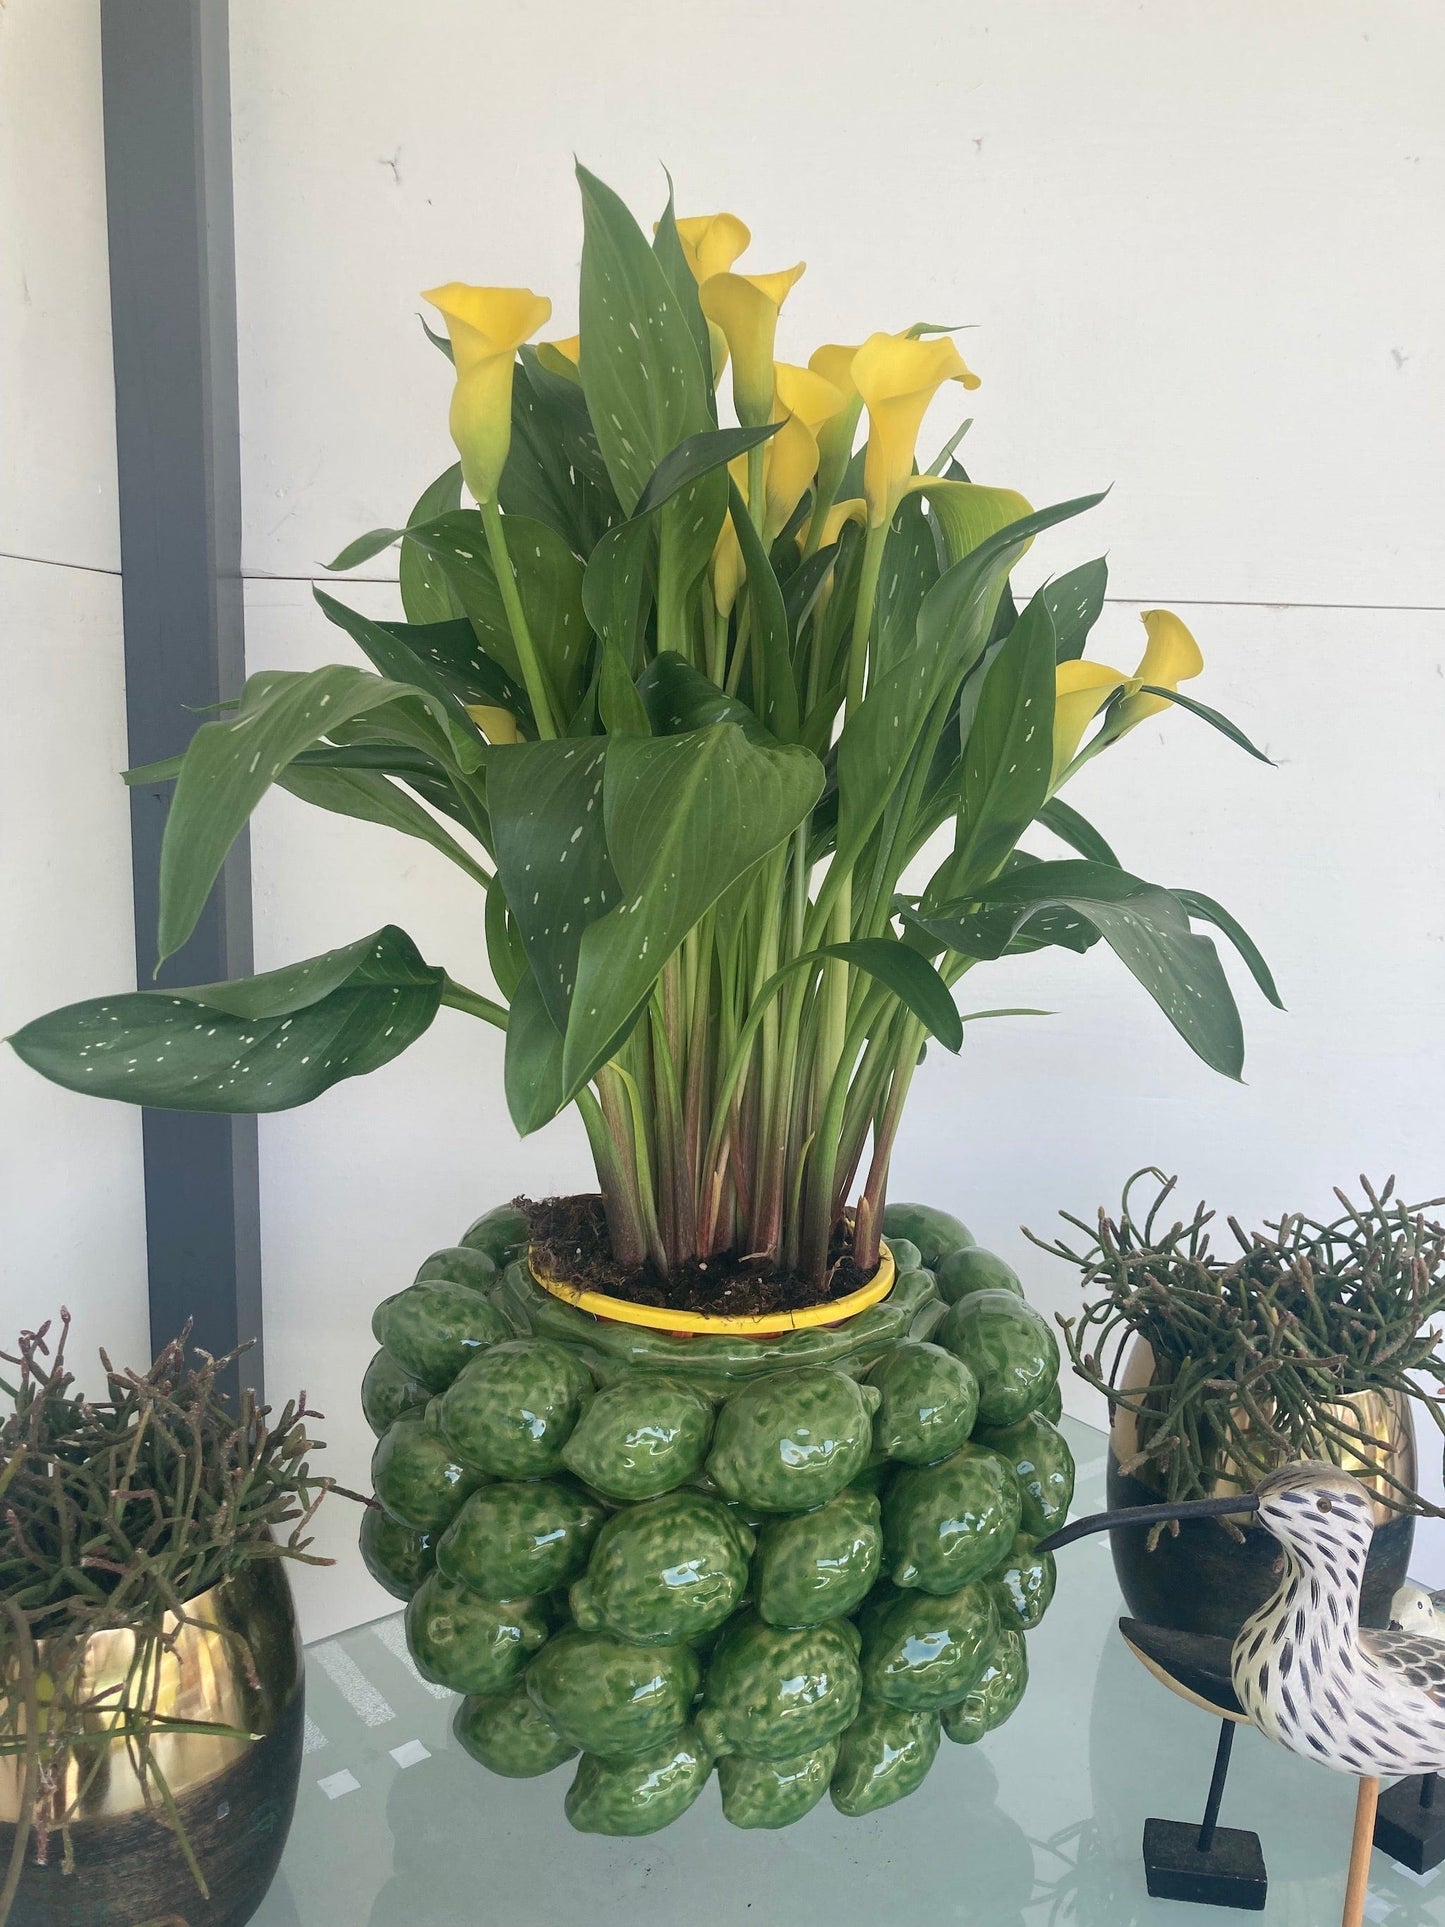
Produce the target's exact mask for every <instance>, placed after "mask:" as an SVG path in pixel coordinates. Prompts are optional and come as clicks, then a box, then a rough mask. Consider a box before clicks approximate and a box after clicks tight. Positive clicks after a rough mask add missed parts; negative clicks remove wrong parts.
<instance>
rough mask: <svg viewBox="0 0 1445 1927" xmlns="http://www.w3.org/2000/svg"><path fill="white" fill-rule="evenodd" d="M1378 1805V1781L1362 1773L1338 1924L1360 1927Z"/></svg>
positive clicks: (1368, 1882) (1362, 1920)
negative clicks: (1341, 1916)
mask: <svg viewBox="0 0 1445 1927" xmlns="http://www.w3.org/2000/svg"><path fill="white" fill-rule="evenodd" d="M1379 1804H1380V1782H1379V1781H1378V1780H1376V1779H1373V1778H1371V1777H1370V1776H1369V1775H1366V1777H1365V1778H1364V1779H1362V1780H1361V1781H1360V1792H1359V1798H1358V1799H1357V1800H1356V1801H1355V1837H1354V1839H1353V1840H1352V1841H1351V1843H1350V1872H1349V1878H1348V1879H1347V1880H1346V1882H1345V1911H1344V1915H1343V1918H1342V1919H1341V1922H1340V1927H1363V1924H1364V1919H1365V1890H1366V1888H1367V1887H1368V1886H1369V1884H1370V1852H1371V1849H1372V1848H1373V1847H1374V1844H1375V1809H1376V1808H1377V1807H1378V1806H1379Z"/></svg>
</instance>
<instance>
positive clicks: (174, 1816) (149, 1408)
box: [0, 1312, 333, 1923]
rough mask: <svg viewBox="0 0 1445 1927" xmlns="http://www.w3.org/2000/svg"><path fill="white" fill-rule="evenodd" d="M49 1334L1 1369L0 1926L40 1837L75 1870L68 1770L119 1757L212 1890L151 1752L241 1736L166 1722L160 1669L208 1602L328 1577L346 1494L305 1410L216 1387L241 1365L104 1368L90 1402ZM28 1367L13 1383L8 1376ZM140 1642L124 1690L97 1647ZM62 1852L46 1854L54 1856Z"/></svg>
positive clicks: (27, 1335)
mask: <svg viewBox="0 0 1445 1927" xmlns="http://www.w3.org/2000/svg"><path fill="white" fill-rule="evenodd" d="M50 1329H51V1328H50V1326H49V1325H44V1326H42V1327H41V1329H40V1330H39V1331H36V1332H24V1333H22V1334H21V1336H20V1341H19V1344H18V1346H17V1349H16V1351H15V1352H14V1353H13V1354H12V1353H10V1352H0V1393H3V1394H4V1395H5V1396H6V1397H7V1398H8V1399H9V1400H10V1401H11V1410H10V1412H9V1414H8V1416H7V1417H6V1418H5V1419H4V1421H3V1422H0V1758H3V1757H5V1756H7V1755H8V1756H10V1757H11V1758H13V1759H16V1760H18V1762H19V1772H20V1787H21V1798H20V1824H19V1826H18V1827H17V1828H16V1829H15V1839H14V1843H13V1850H12V1852H11V1855H10V1859H9V1865H8V1867H5V1868H0V1923H3V1922H4V1921H5V1920H6V1919H8V1917H9V1913H10V1908H11V1905H12V1903H13V1901H14V1898H15V1894H16V1890H17V1887H18V1885H19V1881H20V1877H21V1873H22V1871H23V1866H24V1859H25V1851H26V1846H27V1842H28V1840H29V1837H30V1835H31V1834H32V1832H35V1833H37V1834H42V1835H45V1834H49V1833H54V1834H56V1835H58V1837H59V1838H58V1845H57V1846H56V1847H55V1848H54V1849H53V1851H54V1854H55V1857H56V1858H57V1859H60V1860H62V1861H64V1860H66V1859H67V1858H68V1855H69V1833H70V1826H71V1822H72V1818H73V1816H72V1812H71V1810H70V1808H69V1807H68V1806H67V1805H66V1801H65V1798H64V1797H62V1795H61V1794H60V1792H59V1789H60V1788H61V1787H63V1786H64V1785H65V1784H66V1774H65V1772H64V1771H63V1770H62V1765H63V1762H64V1761H65V1760H66V1759H67V1758H78V1759H79V1760H80V1761H81V1762H82V1765H83V1767H84V1769H85V1771H84V1773H83V1774H82V1775H81V1779H80V1785H81V1787H82V1789H83V1790H84V1791H88V1790H89V1786H90V1783H91V1781H93V1780H94V1778H95V1776H96V1775H97V1774H100V1773H103V1772H104V1771H105V1770H106V1766H107V1761H108V1758H109V1755H108V1752H107V1746H106V1745H105V1744H101V1745H97V1744H96V1740H97V1736H103V1738H104V1740H105V1741H106V1742H107V1743H108V1742H111V1741H115V1740H124V1741H125V1743H126V1747H127V1750H128V1752H129V1754H130V1757H131V1758H132V1759H133V1760H134V1762H135V1763H136V1772H137V1775H138V1777H139V1779H140V1782H141V1785H142V1787H143V1788H144V1791H145V1795H146V1799H147V1802H148V1803H149V1804H150V1806H151V1807H152V1810H153V1811H154V1812H155V1813H156V1815H157V1817H158V1818H160V1819H162V1820H163V1821H164V1822H165V1823H166V1824H168V1825H170V1826H171V1827H172V1828H173V1829H174V1831H175V1833H176V1836H177V1842H178V1845H179V1846H180V1848H181V1851H182V1852H183V1853H184V1855H185V1856H186V1859H187V1861H188V1862H189V1864H190V1867H191V1871H192V1873H193V1875H194V1877H195V1879H196V1882H197V1885H198V1887H199V1890H200V1891H201V1892H202V1893H203V1894H204V1893H205V1892H206V1883H205V1879H204V1876H203V1875H202V1872H201V1869H200V1868H199V1866H198V1865H197V1863H196V1861H195V1859H194V1857H193V1856H192V1854H191V1850H190V1844H189V1842H188V1840H187V1838H186V1834H185V1830H184V1828H183V1826H182V1825H181V1823H180V1819H179V1815H178V1813H177V1812H176V1809H175V1803H174V1801H173V1800H172V1798H171V1794H170V1789H169V1787H168V1786H167V1784H166V1780H165V1776H164V1774H163V1772H162V1771H161V1769H160V1765H159V1762H158V1761H157V1760H156V1758H155V1756H154V1754H153V1751H152V1748H153V1743H154V1742H155V1740H156V1739H157V1738H158V1737H160V1736H161V1735H166V1734H176V1733H178V1732H181V1731H186V1732H191V1731H196V1732H202V1733H214V1734H226V1735H228V1736H231V1737H238V1738H245V1737H246V1735H244V1734H232V1733H231V1729H229V1728H223V1727H220V1726H216V1725H208V1724H206V1723H204V1722H197V1721H195V1720H190V1719H184V1720H183V1719H176V1718H171V1717H166V1716H165V1715H163V1714H162V1713H161V1712H160V1711H158V1710H157V1709H156V1707H155V1705H154V1701H155V1698H156V1693H157V1684H156V1683H157V1681H158V1680H159V1677H160V1672H161V1667H162V1661H163V1659H164V1656H165V1654H166V1653H167V1652H168V1651H169V1650H170V1648H171V1646H172V1644H173V1642H174V1639H175V1636H176V1630H177V1628H179V1627H182V1626H185V1625H188V1624H192V1625H194V1624H199V1623H202V1622H200V1621H198V1620H196V1619H195V1618H194V1617H193V1613H194V1602H195V1601H196V1600H197V1599H198V1597H200V1596H201V1595H202V1594H205V1593H207V1592H208V1591H209V1589H210V1588H212V1587H214V1586H216V1585H218V1584H219V1583H220V1582H221V1581H223V1580H228V1579H233V1578H235V1577H236V1576H237V1575H239V1574H240V1573H242V1572H243V1571H245V1569H246V1568H247V1567H250V1566H253V1565H255V1564H256V1563H257V1562H258V1561H262V1560H274V1559H288V1560H300V1561H302V1562H303V1563H305V1564H308V1565H330V1564H331V1563H332V1562H331V1560H329V1559H323V1558H321V1557H319V1556H318V1555H316V1554H314V1553H312V1552H310V1551H309V1550H308V1547H309V1546H310V1544H311V1541H310V1539H309V1538H308V1537H307V1529H308V1527H309V1526H310V1523H311V1520H312V1517H313V1515H314V1514H315V1511H316V1508H317V1506H318V1505H319V1504H320V1503H321V1501H322V1499H323V1498H324V1497H325V1495H326V1493H327V1492H328V1491H329V1490H332V1489H333V1486H332V1481H330V1480H329V1479H323V1478H319V1477H318V1476H317V1475H316V1473H315V1472H314V1471H313V1470H312V1467H311V1463H310V1458H309V1455H310V1454H311V1453H313V1452H315V1451H317V1450H318V1449H319V1446H318V1441H317V1440H315V1439H313V1438H311V1437H310V1436H309V1434H308V1429H307V1424H308V1421H309V1420H310V1419H312V1418H315V1417H318V1416H319V1414H317V1413H314V1412H311V1411H309V1410H308V1409H307V1407H306V1402H305V1399H304V1397H303V1398H301V1399H299V1400H293V1401H292V1402H290V1403H289V1404H288V1405H287V1406H286V1407H285V1409H284V1411H282V1412H281V1413H280V1414H279V1416H278V1417H277V1418H276V1419H275V1420H274V1422H273V1421H272V1418H271V1414H270V1412H269V1410H268V1409H267V1408H266V1407H264V1406H258V1405H257V1404H256V1403H255V1400H254V1397H253V1395H252V1394H251V1393H249V1392H246V1393H244V1394H243V1395H242V1397H241V1401H240V1404H239V1406H237V1405H236V1404H234V1403H232V1402H228V1401H226V1400H224V1399H223V1398H222V1397H221V1396H220V1394H219V1393H218V1391H217V1389H216V1381H217V1377H218V1375H219V1374H220V1373H221V1372H223V1371H224V1370H225V1368H226V1366H227V1365H228V1364H229V1363H230V1362H231V1361H230V1360H229V1359H211V1358H207V1357H206V1356H204V1354H202V1355H199V1362H194V1361H195V1360H196V1358H197V1355H196V1354H195V1353H194V1352H192V1353H191V1359H192V1361H193V1362H190V1363H188V1362H187V1352H188V1347H187V1344H186V1339H187V1338H188V1336H189V1333H188V1332H186V1333H182V1335H181V1336H180V1338H178V1339H177V1340H176V1341H175V1343H173V1344H171V1345H168V1346H167V1347H166V1348H165V1350H164V1351H162V1353H161V1354H160V1356H159V1357H158V1358H157V1359H156V1361H155V1363H154V1364H153V1365H152V1366H151V1367H150V1369H149V1370H148V1371H146V1372H135V1371H127V1370H117V1369H115V1368H113V1367H112V1365H111V1363H110V1360H109V1359H108V1358H107V1357H106V1355H105V1354H104V1352H102V1353H101V1355H100V1356H101V1365H102V1367H103V1368H104V1372H105V1391H104V1393H103V1395H102V1396H100V1397H99V1398H95V1399H89V1398H86V1397H84V1396H83V1395H82V1394H81V1392H80V1391H79V1390H78V1388H77V1386H76V1383H75V1379H74V1376H73V1374H72V1373H71V1372H70V1370H69V1368H68V1366H67V1364H66V1360H65V1348H66V1340H67V1338H68V1336H69V1331H70V1316H69V1314H68V1313H65V1312H63V1313H62V1314H61V1327H60V1333H59V1336H58V1338H57V1339H56V1342H55V1346H54V1352H53V1355H52V1352H51V1347H50ZM12 1367H13V1368H14V1370H13V1373H12V1372H11V1371H10V1370H9V1369H8V1368H12ZM112 1630H123V1631H125V1632H126V1633H128V1634H131V1635H133V1636H134V1643H133V1647H132V1649H131V1656H130V1660H129V1664H128V1671H127V1673H126V1677H125V1680H124V1682H123V1683H121V1684H119V1685H118V1684H117V1683H116V1682H114V1681H111V1680H108V1679H107V1678H106V1677H105V1676H104V1674H103V1673H102V1674H101V1675H100V1677H99V1678H97V1677H96V1676H95V1672H94V1669H93V1667H92V1666H91V1665H90V1664H89V1656H88V1642H89V1641H91V1640H92V1638H93V1637H94V1636H95V1635H96V1634H101V1633H106V1632H110V1631H112ZM51 1851H52V1850H51V1849H50V1848H49V1846H48V1845H47V1847H46V1853H47V1855H48V1854H49V1853H50V1852H51Z"/></svg>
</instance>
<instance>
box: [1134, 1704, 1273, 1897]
mask: <svg viewBox="0 0 1445 1927" xmlns="http://www.w3.org/2000/svg"><path fill="white" fill-rule="evenodd" d="M1233 1747H1234V1722H1233V1720H1224V1721H1223V1722H1222V1723H1221V1727H1220V1734H1219V1746H1218V1748H1217V1749H1216V1751H1215V1755H1214V1776H1213V1778H1212V1779H1211V1780H1210V1782H1209V1798H1208V1800H1207V1801H1206V1802H1205V1806H1204V1819H1203V1821H1202V1822H1201V1823H1200V1825H1199V1826H1197V1827H1196V1826H1194V1825H1193V1824H1192V1823H1190V1822H1187V1821H1183V1820H1146V1821H1145V1822H1144V1877H1145V1880H1146V1881H1147V1883H1148V1887H1149V1892H1150V1893H1151V1894H1152V1895H1153V1896H1154V1898H1155V1899H1156V1900H1192V1901H1197V1902H1198V1903H1200V1904H1201V1905H1203V1906H1206V1907H1238V1908H1240V1909H1241V1910H1242V1911H1244V1912H1246V1913H1256V1914H1257V1913H1263V1911H1264V1903H1265V1899H1266V1896H1267V1895H1268V1893H1269V1880H1268V1876H1267V1875H1266V1873H1265V1870H1264V1855H1263V1853H1262V1852H1261V1851H1260V1845H1259V1835H1258V1834H1257V1833H1245V1832H1242V1831H1241V1830H1239V1829H1238V1828H1235V1827H1221V1826H1220V1825H1219V1806H1220V1802H1221V1801H1222V1800H1223V1798H1224V1782H1225V1779H1226V1778H1227V1776H1228V1773H1229V1756H1230V1753H1231V1751H1232V1750H1233Z"/></svg>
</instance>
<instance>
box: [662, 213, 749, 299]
mask: <svg viewBox="0 0 1445 1927" xmlns="http://www.w3.org/2000/svg"><path fill="white" fill-rule="evenodd" d="M676 227H677V238H678V240H679V241H680V242H681V243H682V256H683V259H684V260H685V261H686V262H687V265H688V266H689V267H690V268H691V269H692V278H693V280H694V281H696V282H698V283H701V282H704V281H707V280H709V279H710V278H711V277H712V276H713V275H715V274H726V273H727V271H728V269H729V268H730V267H731V266H732V264H733V262H734V261H736V260H737V258H738V256H739V255H740V254H741V253H742V252H743V250H744V249H745V248H746V247H747V245H748V243H749V242H750V241H751V240H752V238H753V237H752V235H751V234H750V233H749V231H748V228H747V225H746V223H745V222H742V221H740V220H739V219H738V217H737V215H736V214H688V215H685V216H684V217H683V218H682V219H681V220H680V221H678V222H677V223H676Z"/></svg>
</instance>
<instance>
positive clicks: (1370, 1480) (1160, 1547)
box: [1108, 1340, 1415, 1639]
mask: <svg viewBox="0 0 1445 1927" xmlns="http://www.w3.org/2000/svg"><path fill="white" fill-rule="evenodd" d="M1153 1372H1154V1355H1153V1353H1152V1352H1151V1351H1150V1349H1149V1347H1148V1346H1147V1345H1146V1344H1144V1343H1143V1341H1142V1340H1136V1341H1135V1343H1134V1347H1133V1349H1132V1350H1131V1352H1130V1354H1129V1357H1128V1359H1127V1360H1126V1362H1125V1369H1124V1379H1123V1383H1122V1386H1121V1389H1122V1390H1125V1391H1129V1392H1137V1391H1140V1390H1142V1389H1144V1388H1145V1387H1147V1386H1148V1385H1149V1383H1150V1382H1151V1379H1152V1377H1153ZM1339 1410H1340V1411H1341V1413H1342V1414H1343V1415H1345V1416H1347V1417H1348V1418H1349V1419H1350V1422H1351V1423H1353V1424H1357V1425H1359V1426H1360V1428H1361V1429H1362V1430H1363V1431H1366V1432H1368V1433H1369V1434H1370V1435H1371V1436H1372V1437H1373V1438H1374V1439H1375V1440H1377V1441H1378V1443H1377V1445H1376V1446H1375V1447H1374V1448H1373V1450H1367V1449H1366V1448H1365V1447H1363V1446H1362V1447H1361V1448H1360V1456H1358V1457H1354V1456H1351V1458H1350V1460H1349V1461H1348V1463H1347V1465H1346V1470H1347V1471H1350V1472H1353V1473H1354V1475H1355V1476H1356V1478H1358V1479H1360V1480H1362V1481H1363V1483H1364V1484H1365V1485H1367V1486H1369V1487H1370V1489H1371V1490H1372V1491H1373V1492H1374V1494H1375V1535H1374V1540H1373V1543H1372V1545H1371V1548H1370V1555H1369V1559H1368V1561H1367V1562H1366V1566H1365V1583H1364V1592H1363V1596H1362V1599H1361V1605H1360V1622H1361V1624H1362V1625H1365V1626H1384V1625H1386V1624H1388V1622H1389V1616H1390V1601H1391V1599H1392V1597H1393V1596H1394V1593H1395V1591H1396V1589H1397V1587H1399V1586H1402V1585H1403V1584H1404V1582H1405V1577H1406V1574H1407V1572H1408V1570H1409V1565H1410V1552H1411V1548H1412V1547H1413V1545H1414V1541H1415V1521H1414V1519H1413V1518H1412V1517H1410V1516H1408V1515H1401V1514H1400V1513H1398V1512H1392V1511H1391V1510H1390V1508H1389V1506H1387V1505H1386V1504H1385V1503H1384V1498H1383V1495H1384V1493H1385V1492H1386V1490H1387V1489H1388V1488H1387V1487H1386V1484H1385V1481H1384V1480H1383V1479H1382V1478H1381V1477H1380V1471H1381V1468H1382V1467H1383V1468H1384V1469H1385V1470H1387V1471H1388V1472H1389V1473H1390V1475H1391V1477H1392V1478H1394V1479H1397V1480H1398V1481H1400V1483H1401V1484H1403V1485H1407V1486H1410V1487H1412V1488H1413V1487H1414V1485H1415V1428H1414V1420H1413V1416H1412V1413H1411V1410H1410V1401H1409V1400H1408V1399H1407V1398H1404V1397H1402V1396H1401V1395H1399V1394H1398V1393H1394V1392H1389V1393H1386V1392H1356V1393H1352V1394H1351V1395H1350V1397H1349V1398H1348V1399H1347V1400H1345V1401H1344V1402H1343V1403H1342V1405H1341V1406H1340V1407H1339ZM1137 1450H1138V1434H1137V1430H1136V1426H1135V1420H1134V1414H1133V1413H1132V1412H1128V1411H1125V1410H1124V1409H1123V1408H1122V1407H1121V1408H1119V1409H1118V1410H1117V1411H1116V1412H1115V1414H1114V1422H1113V1425H1112V1428H1111V1430H1110V1434H1109V1466H1108V1502H1109V1505H1110V1506H1111V1507H1123V1506H1135V1505H1156V1504H1158V1502H1159V1501H1160V1500H1161V1499H1162V1498H1163V1496H1164V1494H1163V1493H1162V1492H1161V1491H1160V1490H1159V1488H1158V1487H1157V1486H1154V1485H1151V1484H1150V1483H1149V1482H1148V1480H1147V1479H1146V1478H1139V1477H1132V1476H1128V1475H1126V1474H1125V1473H1123V1472H1122V1471H1120V1469H1119V1468H1120V1466H1121V1465H1122V1464H1127V1463H1128V1462H1129V1460H1130V1459H1131V1458H1133V1457H1134V1455H1135V1453H1136V1452H1137ZM1302 1456H1307V1455H1302ZM1315 1456H1317V1457H1319V1458H1322V1459H1327V1458H1333V1457H1335V1456H1336V1455H1335V1453H1334V1452H1332V1451H1331V1450H1330V1449H1329V1448H1327V1447H1326V1445H1325V1444H1324V1442H1323V1440H1321V1441H1320V1443H1319V1445H1318V1447H1317V1448H1316V1450H1315ZM1250 1483H1252V1481H1251V1480H1248V1479H1244V1480H1243V1481H1242V1482H1241V1481H1240V1480H1239V1479H1235V1480H1231V1478H1230V1468H1229V1467H1228V1466H1225V1467H1223V1468H1221V1476H1220V1477H1219V1478H1218V1479H1217V1480H1216V1482H1215V1485H1214V1487H1213V1490H1215V1491H1217V1492H1228V1491H1229V1490H1230V1489H1231V1486H1232V1488H1233V1489H1234V1490H1235V1491H1238V1490H1241V1489H1242V1484H1245V1485H1247V1484H1250ZM1235 1524H1237V1525H1238V1526H1239V1527H1240V1528H1241V1529H1242V1530H1243V1533H1244V1539H1243V1542H1242V1543H1241V1542H1240V1541H1239V1540H1238V1539H1236V1538H1235V1537H1234V1536H1233V1534H1232V1533H1230V1532H1229V1531H1228V1530H1227V1529H1226V1527H1225V1526H1224V1525H1223V1524H1222V1523H1221V1522H1220V1521H1219V1520H1217V1519H1190V1520H1185V1521H1183V1522H1182V1523H1181V1524H1180V1526H1179V1530H1178V1534H1177V1536H1176V1535H1175V1534H1173V1533H1172V1532H1170V1531H1169V1530H1167V1529H1166V1530H1165V1532H1164V1533H1163V1534H1161V1536H1160V1538H1159V1542H1158V1544H1157V1545H1156V1546H1155V1548H1154V1550H1153V1551H1152V1552H1151V1551H1150V1550H1149V1528H1148V1527H1146V1526H1129V1527H1123V1528H1120V1529H1117V1530H1115V1531H1114V1532H1111V1533H1110V1535H1109V1539H1110V1544H1111V1546H1112V1549H1113V1554H1114V1571H1115V1573H1116V1574H1117V1575H1118V1580H1119V1589H1120V1591H1121V1592H1122V1593H1123V1595H1124V1599H1125V1602H1126V1603H1127V1605H1128V1607H1129V1611H1130V1612H1131V1613H1132V1614H1133V1615H1134V1617H1135V1618H1136V1619H1142V1620H1145V1621H1147V1622H1148V1623H1149V1624H1150V1625H1154V1626H1170V1627H1173V1628H1175V1629H1176V1630H1177V1631H1180V1632H1189V1633H1215V1634H1219V1635H1221V1636H1222V1637H1224V1638H1226V1639H1233V1638H1234V1636H1235V1634H1236V1633H1237V1632H1238V1631H1239V1629H1240V1627H1241V1626H1242V1625H1243V1624H1244V1621H1245V1620H1246V1619H1247V1618H1248V1617H1249V1615H1250V1614H1251V1613H1252V1612H1254V1611H1256V1610H1257V1608H1258V1607H1260V1606H1262V1605H1263V1604H1264V1602H1265V1600H1266V1599H1268V1597H1269V1596H1270V1594H1271V1593H1272V1592H1273V1591H1274V1590H1275V1587H1276V1585H1277V1584H1278V1582H1279V1575H1280V1572H1281V1569H1282V1565H1283V1560H1284V1554H1283V1553H1282V1552H1281V1550H1280V1547H1279V1544H1278V1542H1277V1541H1276V1540H1275V1539H1274V1537H1273V1536H1272V1535H1271V1534H1270V1533H1268V1532H1266V1531H1264V1529H1263V1528H1262V1527H1260V1526H1257V1525H1252V1524H1249V1523H1248V1522H1247V1520H1246V1519H1245V1517H1244V1516H1243V1515H1241V1516H1240V1518H1239V1519H1237V1520H1236V1521H1235Z"/></svg>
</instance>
